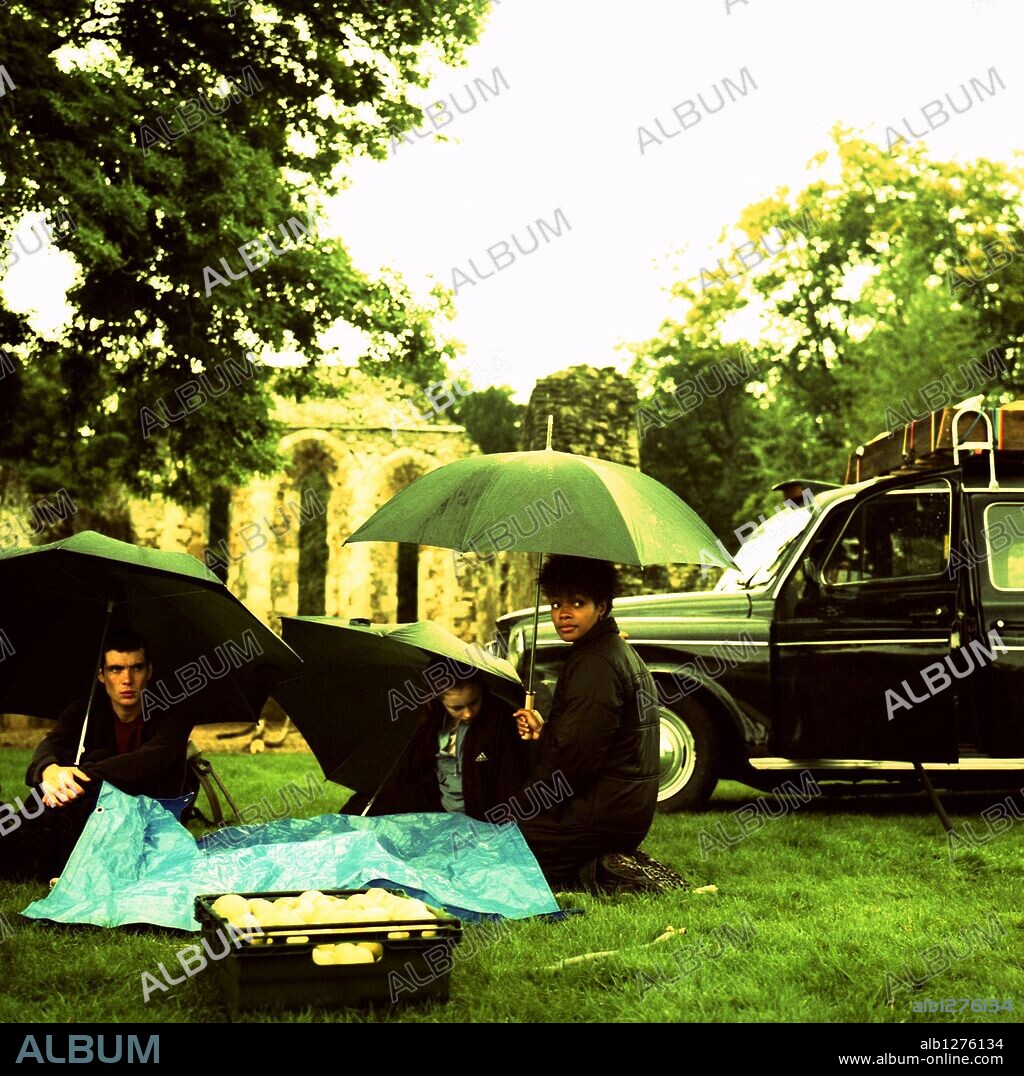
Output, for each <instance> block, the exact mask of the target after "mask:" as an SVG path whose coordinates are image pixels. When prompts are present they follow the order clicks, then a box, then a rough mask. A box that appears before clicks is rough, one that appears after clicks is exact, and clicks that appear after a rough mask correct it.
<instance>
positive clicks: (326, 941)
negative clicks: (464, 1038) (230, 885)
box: [195, 887, 462, 1016]
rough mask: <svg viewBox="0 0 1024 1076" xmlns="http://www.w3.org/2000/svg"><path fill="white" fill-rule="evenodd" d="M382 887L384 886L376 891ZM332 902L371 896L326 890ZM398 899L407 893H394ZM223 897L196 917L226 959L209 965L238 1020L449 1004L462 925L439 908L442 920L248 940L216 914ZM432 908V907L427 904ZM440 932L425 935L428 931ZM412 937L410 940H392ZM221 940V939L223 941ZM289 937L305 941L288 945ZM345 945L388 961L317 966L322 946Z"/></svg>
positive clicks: (206, 899) (209, 897) (270, 931)
mask: <svg viewBox="0 0 1024 1076" xmlns="http://www.w3.org/2000/svg"><path fill="white" fill-rule="evenodd" d="M378 888H383V887H378ZM302 892H305V890H298V889H293V890H281V891H279V892H272V893H239V894H238V896H240V897H244V898H245V899H246V900H252V899H253V898H256V897H262V898H263V899H265V900H271V901H273V900H277V899H278V898H279V897H297V896H299V895H300V894H301V893H302ZM318 892H321V893H323V894H325V895H326V896H331V897H348V896H352V895H353V894H355V893H366V892H367V890H366V889H322V890H319V891H318ZM388 892H389V893H395V894H397V895H398V896H405V895H406V894H405V893H404V892H403V891H402V890H399V889H389V890H388ZM223 895H224V894H221V893H212V894H203V895H201V896H198V897H196V898H195V915H196V919H197V920H198V921H199V925H200V927H201V929H202V935H203V937H204V938H206V939H207V942H208V945H209V946H210V948H211V949H212V950H213V951H215V952H220V951H222V950H223V949H224V948H225V944H226V943H227V942H228V941H230V945H229V946H228V952H227V955H226V956H224V957H223V958H221V959H219V960H215V961H211V963H213V965H214V967H215V968H216V969H217V974H218V975H219V977H220V980H221V983H222V985H223V988H224V994H225V999H226V1001H227V1006H228V1009H229V1011H230V1013H231V1015H232V1016H234V1015H235V1014H236V1013H238V1012H244V1011H246V1010H250V1009H271V1008H302V1007H304V1006H306V1005H313V1006H321V1007H329V1008H337V1007H340V1006H346V1005H362V1004H366V1003H368V1002H385V1003H389V1004H390V1003H396V1002H399V1001H413V1002H423V1001H447V1000H448V989H449V984H450V978H451V967H452V950H453V949H454V947H455V946H456V945H458V943H459V941H460V940H461V939H462V923H461V922H460V921H459V920H458V919H455V918H453V917H452V916H449V915H447V914H446V913H445V912H444V911H442V910H441V909H438V908H433V907H431V908H430V910H431V911H432V912H434V913H435V915H437V916H438V918H437V919H417V920H408V921H397V920H388V921H386V922H371V923H359V924H335V923H323V924H320V923H308V924H302V925H301V926H299V925H296V926H281V927H263V928H262V929H261V933H259V934H253V935H252V936H251V937H247V936H246V935H245V934H241V935H240V934H238V933H237V928H236V932H235V934H234V935H232V933H231V932H230V931H229V930H228V923H227V920H226V919H224V918H222V917H221V916H219V915H218V914H217V913H216V912H214V910H213V903H214V901H215V900H217V898H218V897H220V896H223ZM428 907H430V906H429V905H428ZM430 931H432V932H434V933H433V935H432V936H425V935H424V932H430ZM402 932H406V933H408V934H409V937H407V938H394V937H389V936H388V935H389V934H395V933H402ZM218 933H219V934H220V937H218ZM289 935H292V936H297V937H305V938H307V940H306V941H304V942H288V941H287V938H288V936H289ZM340 942H377V943H378V944H380V945H381V946H382V948H383V955H382V956H381V957H380V958H379V959H377V960H376V961H375V962H374V963H372V964H316V963H314V961H313V950H314V949H315V948H316V946H318V945H336V944H338V943H340Z"/></svg>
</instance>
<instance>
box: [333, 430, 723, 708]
mask: <svg viewBox="0 0 1024 1076" xmlns="http://www.w3.org/2000/svg"><path fill="white" fill-rule="evenodd" d="M548 442H549V444H550V428H549V434H548ZM347 542H415V543H418V544H420V545H433V546H441V547H443V548H446V549H456V550H459V551H460V552H467V551H472V552H474V553H484V552H501V551H505V550H510V549H517V550H519V551H521V552H524V553H540V554H541V560H543V554H545V553H564V554H569V555H572V556H577V557H592V558H594V559H597V560H609V561H615V562H618V563H620V564H639V565H648V564H668V563H693V564H696V563H704V564H709V563H710V564H715V565H719V566H721V567H730V566H732V560H731V558H729V557H728V554H726V553H725V551H724V550H723V549H722V548H721V546H720V544H719V542H718V539H717V538H716V537H715V535H714V533H713V532H712V531H711V529H710V528H709V527H708V525H707V524H706V523H705V522H704V521H703V520H702V519H701V518H700V516H698V515H697V513H696V512H694V511H693V509H692V508H690V506H689V505H687V504H686V503H685V502H684V501H682V500H680V499H679V497H677V496H676V495H675V494H674V493H673V492H672V491H671V490H670V489H668V488H667V487H665V486H663V485H662V484H661V483H660V482H658V481H656V480H655V479H653V478H651V477H650V476H649V475H645V474H643V473H642V472H641V471H638V470H635V469H634V468H632V467H623V466H622V465H621V464H617V463H610V462H609V461H607V460H601V459H596V458H594V457H592V456H576V455H572V454H571V453H568V452H554V451H552V450H551V449H550V448H547V449H544V450H542V451H539V452H500V453H495V454H494V455H488V456H474V457H472V458H471V459H462V460H456V461H455V462H454V463H449V464H446V465H445V466H443V467H439V468H438V469H437V470H436V471H431V472H430V473H429V474H425V475H423V476H422V477H421V478H418V479H417V480H416V481H415V482H412V483H411V484H410V485H408V486H407V487H406V488H405V489H403V490H401V491H400V492H399V493H397V494H396V495H395V496H394V497H392V498H391V500H389V501H388V502H387V503H386V504H385V505H384V506H383V507H382V508H380V509H378V510H377V511H376V512H375V513H374V514H373V515H372V516H371V517H370V518H369V519H368V520H367V521H366V522H365V523H364V524H363V525H362V526H361V527H359V529H358V530H357V531H356V532H355V533H354V534H352V535H351V536H350V537H349V538H348V539H347ZM347 542H346V544H347ZM539 609H540V580H539V572H538V582H537V599H536V609H535V612H534V646H533V648H532V649H531V657H530V676H529V684H528V686H527V692H528V696H527V709H531V708H532V701H533V700H532V696H533V655H534V653H535V651H536V632H537V617H538V613H539Z"/></svg>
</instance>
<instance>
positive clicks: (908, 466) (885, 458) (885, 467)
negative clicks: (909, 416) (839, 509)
mask: <svg viewBox="0 0 1024 1076" xmlns="http://www.w3.org/2000/svg"><path fill="white" fill-rule="evenodd" d="M982 400H983V397H981V396H974V397H971V398H970V399H968V400H964V401H962V402H961V403H959V404H955V405H953V406H951V407H944V408H941V409H940V410H938V411H933V412H931V414H928V415H925V416H923V417H922V418H919V419H914V420H913V421H911V422H908V423H906V424H905V425H904V426H901V427H897V428H896V429H894V430H887V431H885V432H884V433H880V434H879V435H878V436H877V437H874V438H872V440H870V441H867V442H866V443H865V444H862V445H858V446H857V448H856V449H855V450H854V451H853V452H851V453H850V456H849V458H848V460H847V463H846V474H845V476H844V478H843V483H844V485H849V484H852V483H855V482H863V481H865V480H867V479H869V478H878V477H881V476H896V475H899V474H912V473H914V472H915V471H921V470H934V469H935V468H937V467H944V466H945V467H948V466H950V465H952V466H955V467H962V468H963V469H964V470H967V469H968V468H970V469H971V470H972V471H975V472H976V468H977V467H978V465H981V466H982V467H984V465H985V463H987V468H986V470H987V472H988V488H989V489H998V488H999V481H998V479H997V477H996V459H997V458H998V459H999V460H1000V461H1005V463H1006V464H1008V465H1010V466H1011V468H1012V469H1013V470H1015V471H1019V470H1020V468H1021V467H1022V466H1024V400H1021V401H1014V402H1013V403H1010V404H1003V405H1002V406H1001V407H992V408H985V407H983V406H982ZM979 425H980V427H981V428H980V429H978V427H979ZM965 427H966V428H965Z"/></svg>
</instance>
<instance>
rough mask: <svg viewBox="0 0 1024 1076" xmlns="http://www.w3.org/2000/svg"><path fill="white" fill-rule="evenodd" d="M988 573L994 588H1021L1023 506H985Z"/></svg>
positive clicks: (1023, 576)
mask: <svg viewBox="0 0 1024 1076" xmlns="http://www.w3.org/2000/svg"><path fill="white" fill-rule="evenodd" d="M985 546H986V553H987V554H988V557H987V559H988V575H989V579H990V580H991V581H992V586H994V587H995V588H996V590H1024V505H1022V504H1020V503H1019V502H1018V503H1016V504H990V505H989V506H988V507H987V508H986V509H985Z"/></svg>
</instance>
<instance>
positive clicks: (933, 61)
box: [4, 0, 1024, 402]
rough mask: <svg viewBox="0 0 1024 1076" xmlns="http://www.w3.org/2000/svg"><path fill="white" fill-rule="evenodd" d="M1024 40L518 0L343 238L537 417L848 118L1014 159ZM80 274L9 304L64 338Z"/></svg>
mask: <svg viewBox="0 0 1024 1076" xmlns="http://www.w3.org/2000/svg"><path fill="white" fill-rule="evenodd" d="M1022 28H1024V4H1021V3H1020V0H922V2H915V0H900V2H899V3H897V2H894V0H884V2H882V0H859V2H857V3H845V4H839V3H831V2H827V0H749V2H746V3H744V2H743V0H729V2H727V0H675V2H669V0H636V2H634V3H632V4H630V5H628V6H626V5H623V4H622V3H621V2H619V0H615V2H612V0H503V2H502V3H501V4H500V5H497V4H496V5H495V7H494V11H493V14H492V15H491V17H490V21H489V24H488V26H487V29H486V30H485V31H484V34H483V36H482V38H481V41H480V43H479V44H478V45H477V46H475V47H474V48H472V49H470V50H469V51H468V53H467V64H466V66H465V67H463V68H459V69H457V70H446V71H443V72H441V73H440V74H439V75H438V77H437V79H436V80H435V82H434V83H433V85H432V86H431V88H430V91H429V93H427V94H426V95H425V96H424V103H426V102H428V101H431V100H443V101H445V109H446V110H447V114H446V112H442V111H440V110H439V109H438V110H435V113H436V116H437V123H438V125H439V126H443V134H444V135H445V136H447V138H448V140H447V141H444V142H441V141H434V140H433V136H432V132H433V128H432V127H431V126H430V124H429V123H427V124H426V125H425V128H424V129H425V130H427V131H430V132H431V137H428V138H423V139H420V138H417V137H416V136H415V135H412V136H410V140H411V144H410V143H409V142H404V141H403V142H400V143H399V144H398V146H397V148H396V150H395V152H394V153H393V154H392V155H391V156H390V157H389V158H388V160H386V161H374V160H371V159H368V158H367V159H362V160H360V161H358V162H357V163H356V166H355V168H354V170H353V173H352V183H351V187H350V189H348V190H347V191H345V192H344V193H343V194H341V195H340V196H339V197H337V198H336V199H334V200H333V201H332V202H331V203H330V211H329V225H328V226H327V227H328V229H329V231H330V232H336V233H337V234H339V235H340V236H342V237H343V238H344V240H345V241H346V243H347V244H348V246H349V249H350V250H351V252H352V254H353V257H354V258H355V260H356V262H357V263H358V264H359V265H361V266H362V267H363V268H365V269H366V270H367V271H369V272H371V273H372V272H374V271H375V270H377V269H378V267H380V266H381V265H384V264H387V265H391V266H393V267H395V268H397V269H398V270H399V271H400V272H401V273H402V274H403V275H404V276H405V277H406V278H407V279H408V281H409V282H410V284H411V285H412V286H413V287H414V289H416V290H418V291H421V292H423V293H426V291H427V289H428V288H429V287H430V285H431V283H432V282H436V281H440V282H442V283H444V284H445V285H447V286H449V287H452V286H457V287H458V294H457V297H456V300H455V303H456V307H457V310H458V315H457V318H456V320H455V322H454V323H453V325H452V327H451V330H450V331H451V332H452V334H453V335H455V336H457V337H458V338H460V339H461V340H463V341H464V342H465V344H466V346H467V364H468V366H469V368H470V369H471V370H472V371H474V372H475V373H476V375H477V379H476V380H477V381H478V383H484V384H487V383H504V384H509V385H512V386H513V387H514V388H515V389H516V390H517V398H518V399H520V400H521V401H523V402H525V400H526V398H527V397H528V394H529V391H530V388H531V387H532V385H533V383H534V381H535V380H536V379H537V378H538V377H541V376H543V375H545V374H548V373H551V372H553V371H555V370H559V369H563V368H565V367H567V366H571V365H574V364H577V363H590V364H592V365H596V366H605V365H618V366H623V365H624V364H625V362H626V356H625V355H624V354H623V353H622V351H621V350H619V349H618V345H619V344H620V343H621V342H622V341H630V340H634V341H635V340H642V339H645V338H646V337H649V336H651V335H653V334H655V333H656V332H657V329H658V326H659V324H660V322H661V320H662V319H663V318H664V317H665V316H666V315H668V314H669V313H670V312H671V311H672V307H671V304H670V303H669V300H668V298H667V295H666V293H665V291H664V288H665V286H666V285H667V284H668V283H669V282H670V280H672V279H673V278H675V277H685V278H691V277H692V278H696V277H698V276H699V273H700V269H701V267H702V266H708V267H710V266H713V265H714V262H715V259H716V258H717V257H719V256H720V255H721V256H727V255H728V253H729V250H730V244H729V243H726V244H725V245H720V244H719V243H718V239H719V235H720V233H721V232H722V229H723V228H725V227H729V226H732V225H733V224H734V223H735V221H736V219H737V217H738V215H739V213H740V211H741V210H742V209H743V208H744V207H745V206H747V205H749V204H750V203H752V202H755V201H758V200H760V199H762V198H764V197H765V196H767V195H770V194H772V193H773V192H774V191H775V190H776V189H777V188H778V187H780V186H788V187H790V188H791V189H792V190H799V189H800V188H801V187H802V186H804V184H805V182H806V172H805V168H806V164H807V161H808V160H809V159H810V158H811V157H812V156H813V155H814V154H816V153H818V152H820V151H821V150H823V149H825V148H826V147H827V145H828V144H829V138H828V131H829V129H830V128H831V127H832V125H833V124H834V123H836V122H837V121H840V122H842V123H844V124H846V125H848V126H852V127H855V128H858V129H860V130H862V131H864V132H865V133H866V134H867V136H868V137H870V138H872V139H874V140H876V141H877V142H879V144H880V145H882V146H883V147H884V146H885V145H886V144H887V135H886V127H887V126H892V127H894V128H898V129H899V130H900V131H901V133H904V134H905V133H906V129H905V128H904V126H903V122H904V119H906V120H908V121H909V123H910V126H911V127H912V128H913V130H914V131H916V132H918V133H921V132H927V133H926V134H925V136H924V141H925V142H926V144H927V146H928V148H929V151H930V152H931V154H932V155H933V156H934V157H935V158H938V159H958V160H963V161H966V160H970V159H972V158H975V157H978V156H985V157H990V158H994V159H1001V160H1009V159H1010V158H1011V156H1012V153H1013V150H1014V149H1019V148H1021V147H1022V146H1024V131H1022V121H1021V116H1022V114H1024V109H1022V98H1021V83H1022V78H1021V72H1020V66H1019V64H1015V63H1014V60H1013V56H1014V53H1015V52H1016V53H1018V54H1019V51H1020V43H1021V40H1022V39H1024V35H1022V32H1021V31H1022ZM993 67H994V68H995V69H996V71H997V72H998V77H999V80H1001V82H1002V83H1003V84H1004V85H1005V89H1003V88H1001V87H1000V86H999V85H998V83H996V82H993V80H992V76H991V75H990V74H989V72H990V69H991V68H993ZM744 69H745V71H746V75H744V74H743V73H742V72H743V71H744ZM971 78H976V79H979V80H982V81H984V82H985V83H986V85H993V86H994V87H995V89H996V93H995V95H994V96H988V94H987V93H982V94H976V95H975V96H976V98H977V97H978V96H980V97H981V98H982V100H981V101H978V100H977V99H975V103H974V105H973V107H972V108H971V109H970V111H967V112H964V113H963V114H960V115H956V114H954V115H952V116H951V118H950V120H949V122H947V123H945V124H944V125H942V126H939V127H937V128H936V129H935V130H934V131H932V130H929V128H928V124H927V121H926V120H924V119H923V117H922V107H923V106H925V105H926V104H927V103H928V102H930V101H932V100H934V99H936V98H938V99H942V98H943V97H944V95H945V94H946V93H950V95H951V96H953V97H954V98H955V99H958V100H959V98H958V96H957V95H958V93H959V87H960V85H961V84H962V83H967V84H969V83H970V80H971ZM478 79H479V80H480V82H479V83H478V82H477V81H476V80H478ZM726 79H730V80H731V81H732V87H733V90H732V92H731V93H730V90H729V88H728V87H727V86H726V85H725V82H724V80H726ZM716 87H717V88H718V89H720V90H721V91H722V100H723V101H724V105H722V107H720V108H719V95H718V90H716ZM755 87H756V88H755ZM495 91H497V92H495ZM699 93H703V96H704V101H705V102H706V103H707V105H708V106H710V107H711V108H716V109H718V111H716V112H715V113H714V114H710V113H708V112H705V110H704V108H702V107H701V106H700V104H699V103H698V104H697V106H696V107H697V110H698V114H700V116H701V118H700V120H699V121H697V120H695V119H694V115H695V113H693V112H692V111H691V110H690V106H688V105H687V104H686V103H685V102H687V101H694V102H697V95H698V94H699ZM452 95H454V98H455V100H456V101H457V102H459V103H461V105H462V108H463V110H464V112H459V111H458V109H457V108H456V106H455V104H454V103H453V101H452ZM473 102H475V105H474V104H473ZM674 106H678V109H677V111H678V113H679V114H680V115H681V116H682V118H683V122H685V123H687V124H688V125H689V126H688V128H687V129H685V130H684V129H682V127H681V122H680V119H679V118H677V116H676V114H675V113H674V112H673V107H674ZM448 114H450V115H451V116H452V118H451V120H450V122H449V121H448ZM659 122H660V125H661V126H660V128H659V126H658V124H659ZM641 127H642V128H644V129H645V131H646V132H648V133H647V134H643V135H642V134H641V133H640V130H639V129H640V128H641ZM655 139H656V140H657V141H655ZM641 141H643V142H644V146H643V149H642V150H641ZM659 143H660V144H659ZM558 211H560V217H559V218H557V219H556V213H557V212H558ZM538 220H543V221H544V222H545V225H546V229H547V230H546V231H545V230H543V229H540V228H539V227H538V226H537V224H536V222H537V221H538ZM531 226H532V229H533V230H532V233H531V231H530V228H531ZM558 231H560V232H561V234H560V235H558V234H557V232H558ZM516 240H518V242H519V245H521V246H522V247H523V248H524V249H525V250H527V251H529V250H530V249H531V248H532V247H533V246H534V242H535V241H537V246H536V249H535V250H533V251H532V253H528V254H522V253H520V251H519V250H518V249H517V245H516ZM505 243H507V244H508V247H507V248H506V247H505V246H503V244H505ZM488 248H491V250H492V252H493V254H494V257H495V258H497V262H498V264H499V265H501V266H502V268H501V270H500V271H499V270H498V269H497V268H496V266H495V263H494V260H493V259H492V257H491V255H489V254H488ZM506 249H507V250H508V251H509V253H507V254H506V253H504V252H505V251H506ZM513 255H514V260H513ZM62 259H64V260H62ZM471 261H472V265H471V264H470V263H471ZM455 270H457V271H458V272H457V274H456V275H455V276H454V277H453V271H455ZM478 273H479V276H478V275H477V274H478ZM487 274H491V275H489V276H487ZM71 275H72V269H71V266H70V262H69V261H68V260H67V256H65V255H60V256H58V255H57V254H56V253H55V254H54V255H53V257H52V258H51V257H48V256H47V255H46V254H43V253H41V254H40V255H38V256H35V257H32V258H28V259H23V261H22V264H21V265H20V266H19V267H18V270H17V271H15V272H12V273H10V274H9V275H8V277H7V279H6V280H5V282H4V291H5V294H6V297H7V300H8V302H9V303H11V305H13V306H18V307H24V306H35V307H38V308H40V309H41V310H42V311H43V312H44V313H43V314H41V315H39V318H38V319H37V324H39V325H43V324H44V323H50V324H52V323H53V320H54V317H55V316H56V315H55V313H54V311H55V310H57V309H58V303H57V301H56V295H57V293H58V292H59V291H60V290H62V288H66V287H67V284H68V283H69V282H70V279H71ZM483 277H486V278H484V279H481V278H483ZM677 313H678V311H677Z"/></svg>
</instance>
